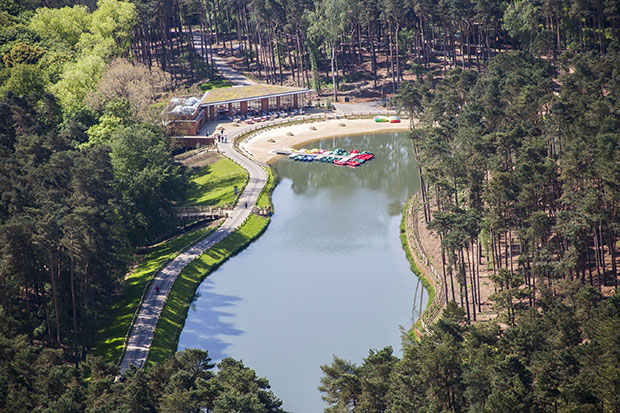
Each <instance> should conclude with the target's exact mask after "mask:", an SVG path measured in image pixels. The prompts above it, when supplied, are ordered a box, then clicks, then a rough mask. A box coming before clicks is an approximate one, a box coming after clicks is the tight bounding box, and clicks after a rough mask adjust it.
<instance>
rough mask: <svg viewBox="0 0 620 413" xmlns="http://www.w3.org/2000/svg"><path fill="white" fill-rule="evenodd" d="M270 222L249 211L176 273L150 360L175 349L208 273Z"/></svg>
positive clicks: (255, 236)
mask: <svg viewBox="0 0 620 413" xmlns="http://www.w3.org/2000/svg"><path fill="white" fill-rule="evenodd" d="M268 224H269V218H265V217H261V216H258V215H250V217H249V218H248V220H247V221H246V222H245V223H244V224H243V225H242V226H241V227H240V228H239V229H238V230H237V231H235V232H234V233H232V234H231V235H230V236H228V237H227V238H226V239H224V240H223V241H221V242H219V243H218V244H216V245H215V246H213V247H212V248H210V249H209V250H208V251H206V252H204V253H203V254H202V255H201V256H200V257H198V258H197V259H195V260H194V261H192V262H191V263H190V264H189V265H187V266H186V267H185V268H184V269H183V271H181V273H180V274H179V276H178V277H177V279H176V281H175V283H174V285H173V286H172V289H171V290H170V293H169V295H168V300H167V301H166V305H165V306H164V309H163V311H162V314H161V317H160V318H159V322H158V323H157V328H156V329H155V334H154V337H153V343H152V345H151V350H150V352H149V356H148V360H147V361H148V362H149V363H153V362H162V361H164V360H166V359H168V358H169V357H170V355H171V354H172V353H173V352H174V351H175V350H176V348H177V344H178V340H179V335H180V333H181V330H182V329H183V325H184V324H185V318H186V317H187V311H188V309H189V306H190V304H191V302H192V299H193V298H194V294H195V292H196V289H197V288H198V286H199V285H200V283H201V282H202V281H203V280H204V279H205V277H206V276H207V275H209V274H210V273H211V272H213V271H214V270H215V269H216V268H218V267H219V266H220V265H222V263H224V262H225V261H226V260H227V259H228V258H230V257H232V256H234V255H235V254H236V253H238V252H239V251H241V250H242V249H243V248H244V247H245V246H247V245H248V244H249V243H250V242H252V240H254V239H255V238H257V237H258V236H259V235H260V234H261V233H262V232H263V231H264V230H265V229H266V228H267V225H268Z"/></svg>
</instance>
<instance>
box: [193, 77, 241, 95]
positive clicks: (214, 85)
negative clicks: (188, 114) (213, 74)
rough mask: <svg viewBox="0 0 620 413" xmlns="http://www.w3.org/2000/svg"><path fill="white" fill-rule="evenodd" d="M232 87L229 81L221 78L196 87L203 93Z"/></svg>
mask: <svg viewBox="0 0 620 413" xmlns="http://www.w3.org/2000/svg"><path fill="white" fill-rule="evenodd" d="M232 85H233V83H231V82H230V81H229V80H226V79H224V78H221V79H213V80H210V81H208V82H205V83H201V84H199V85H198V87H199V88H200V90H202V91H203V92H206V91H208V90H212V89H220V88H223V87H230V86H232Z"/></svg>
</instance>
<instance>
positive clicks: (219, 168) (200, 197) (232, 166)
mask: <svg viewBox="0 0 620 413" xmlns="http://www.w3.org/2000/svg"><path fill="white" fill-rule="evenodd" d="M247 178H248V173H247V171H246V170H245V169H243V168H242V167H241V166H239V165H237V164H236V163H234V162H233V161H231V160H230V159H228V158H224V157H222V158H221V159H218V160H217V161H216V162H214V163H212V164H210V165H207V166H205V167H203V168H201V169H200V170H199V171H198V172H196V173H195V174H193V175H192V177H191V187H190V190H189V193H188V197H187V203H186V205H188V206H189V205H203V206H219V205H225V204H228V205H232V204H233V203H234V202H235V200H236V199H237V196H236V195H235V193H234V191H233V188H234V187H235V185H236V186H237V187H238V188H239V193H241V190H242V189H243V187H244V185H245V182H246V180H247Z"/></svg>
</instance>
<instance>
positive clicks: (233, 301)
mask: <svg viewBox="0 0 620 413" xmlns="http://www.w3.org/2000/svg"><path fill="white" fill-rule="evenodd" d="M215 289H216V285H215V282H214V281H213V280H212V279H211V278H207V279H206V280H205V281H204V282H203V283H202V284H201V285H200V290H199V291H198V292H197V294H196V297H194V300H193V302H192V306H191V311H196V309H198V308H199V309H200V312H201V317H188V318H187V320H186V322H185V326H184V327H183V333H184V334H186V335H188V336H190V337H193V338H194V346H195V347H197V348H198V347H199V348H205V349H208V350H209V356H210V357H211V358H212V359H213V360H221V359H223V358H224V357H227V356H228V354H227V353H226V349H227V348H228V347H229V346H230V340H224V337H232V336H240V335H241V334H243V331H242V330H240V329H239V328H237V327H236V326H235V324H234V323H233V322H232V321H230V320H231V319H233V317H234V312H230V311H228V310H227V309H229V308H234V307H235V306H237V305H238V304H239V303H240V301H241V298H240V297H235V296H232V295H225V294H218V293H217V292H215ZM227 318H228V319H227ZM185 347H192V345H185Z"/></svg>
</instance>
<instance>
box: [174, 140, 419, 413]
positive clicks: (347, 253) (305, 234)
mask: <svg viewBox="0 0 620 413" xmlns="http://www.w3.org/2000/svg"><path fill="white" fill-rule="evenodd" d="M306 147H321V148H325V149H333V148H336V147H341V148H344V149H347V150H352V149H359V150H362V151H363V150H368V151H371V152H373V153H375V155H376V159H373V160H372V161H370V162H368V163H367V164H364V165H362V166H360V167H358V168H356V169H351V168H346V167H338V166H334V165H327V164H323V163H304V162H294V161H292V160H290V159H282V160H279V161H277V162H276V163H275V164H274V167H275V168H276V169H277V171H278V174H279V175H280V177H281V178H282V180H281V182H280V184H279V185H278V186H277V188H276V190H275V191H274V194H273V203H274V206H275V214H274V215H273V217H272V221H271V224H270V226H269V228H268V230H267V231H266V232H265V234H263V236H262V237H261V238H259V239H258V240H257V241H255V242H254V243H252V244H251V245H250V246H249V247H248V248H247V249H246V250H244V251H243V252H241V253H240V254H239V255H237V256H235V257H234V258H233V259H232V260H229V261H228V262H226V263H225V264H224V265H223V266H222V267H220V268H219V269H218V270H217V271H216V272H214V273H213V274H212V275H210V276H209V277H208V278H207V280H206V281H205V282H204V283H203V284H202V285H201V286H200V288H199V292H200V294H201V295H200V296H199V297H197V298H196V301H195V303H194V306H193V308H192V309H191V310H190V312H189V314H188V318H187V322H186V325H185V328H184V329H183V331H182V333H181V337H180V338H179V348H180V349H182V348H185V347H198V348H203V349H207V350H209V354H210V355H211V357H212V358H213V359H214V360H215V361H217V360H219V359H221V358H222V357H224V356H227V355H230V356H232V357H234V358H238V359H242V360H243V361H244V363H245V364H246V365H248V366H251V367H252V368H253V369H254V370H256V372H257V374H258V375H260V376H265V377H267V378H268V379H269V381H270V383H271V385H272V389H273V391H274V392H275V394H276V395H278V397H280V398H281V399H282V400H283V401H284V408H285V409H286V410H288V411H292V412H297V413H305V412H308V413H315V412H320V411H322V410H323V408H324V407H325V406H324V403H323V402H322V401H321V395H320V393H319V392H318V390H317V386H318V385H319V380H320V377H321V370H320V366H321V365H322V364H328V363H330V362H331V360H332V355H333V354H337V355H338V356H339V357H342V358H345V359H349V360H352V361H354V362H356V363H360V362H361V360H362V358H364V357H366V356H367V355H368V349H369V348H382V347H384V346H387V345H391V346H393V348H394V350H395V352H396V353H398V352H399V350H400V343H401V333H400V329H399V325H402V326H404V327H405V328H409V326H411V324H412V321H414V320H412V312H413V303H414V294H415V289H416V284H417V282H418V279H417V278H416V277H415V275H414V274H412V273H411V270H410V268H409V263H408V262H407V260H406V258H405V255H404V252H403V250H402V247H401V245H400V240H399V225H400V220H401V219H400V218H401V216H400V212H401V208H402V206H403V204H404V202H405V200H406V199H407V198H408V197H409V196H411V195H412V194H413V193H414V192H415V191H417V189H418V177H417V167H416V165H415V162H414V156H413V149H412V147H411V143H410V141H409V139H408V138H407V136H406V134H394V133H387V134H380V135H373V136H370V135H369V136H355V137H343V138H335V139H328V140H324V141H320V142H315V143H312V144H308V145H307V146H306ZM425 300H426V296H425V295H423V302H424V301H425ZM418 306H419V299H418Z"/></svg>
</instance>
